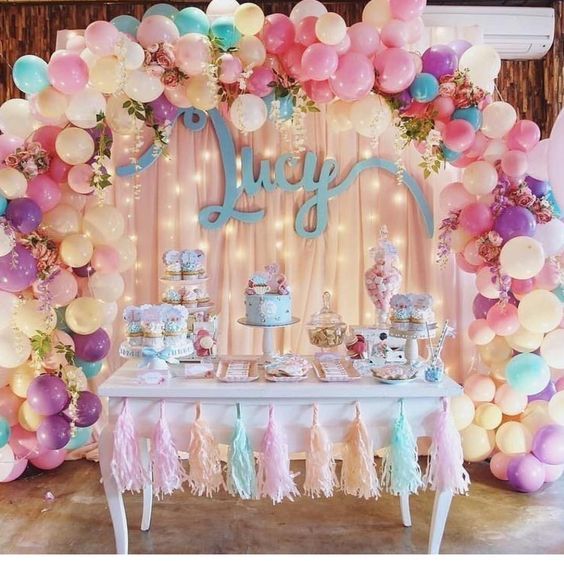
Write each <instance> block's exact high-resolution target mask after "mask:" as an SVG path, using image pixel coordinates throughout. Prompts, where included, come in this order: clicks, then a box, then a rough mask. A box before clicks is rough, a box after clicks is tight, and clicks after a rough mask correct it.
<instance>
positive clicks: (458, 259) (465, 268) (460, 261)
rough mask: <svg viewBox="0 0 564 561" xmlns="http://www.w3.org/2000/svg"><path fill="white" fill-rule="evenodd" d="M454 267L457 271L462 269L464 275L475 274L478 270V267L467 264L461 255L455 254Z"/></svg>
mask: <svg viewBox="0 0 564 561" xmlns="http://www.w3.org/2000/svg"><path fill="white" fill-rule="evenodd" d="M456 265H457V266H458V268H459V269H462V270H463V271H464V272H466V273H475V272H476V271H477V270H478V265H472V264H471V263H468V261H466V259H465V258H464V255H462V253H457V254H456Z"/></svg>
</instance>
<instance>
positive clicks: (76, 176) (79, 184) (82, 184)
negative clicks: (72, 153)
mask: <svg viewBox="0 0 564 561" xmlns="http://www.w3.org/2000/svg"><path fill="white" fill-rule="evenodd" d="M93 173H94V172H93V171H92V168H91V167H90V166H89V165H88V164H78V165H76V166H72V168H71V169H70V170H69V175H68V178H67V181H68V184H69V186H70V188H71V189H72V190H73V191H75V192H76V193H80V194H82V195H88V194H90V193H92V191H94V187H92V185H90V180H91V179H92V175H93Z"/></svg>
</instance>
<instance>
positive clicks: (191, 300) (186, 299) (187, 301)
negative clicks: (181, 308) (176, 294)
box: [182, 290, 198, 308]
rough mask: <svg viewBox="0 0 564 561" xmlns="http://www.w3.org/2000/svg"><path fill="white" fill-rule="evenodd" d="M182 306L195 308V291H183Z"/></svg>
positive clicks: (196, 297)
mask: <svg viewBox="0 0 564 561" xmlns="http://www.w3.org/2000/svg"><path fill="white" fill-rule="evenodd" d="M182 304H184V305H185V306H188V307H189V308H195V307H196V306H197V305H198V295H197V294H196V291H195V290H185V291H184V294H183V295H182Z"/></svg>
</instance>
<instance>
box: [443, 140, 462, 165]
mask: <svg viewBox="0 0 564 561" xmlns="http://www.w3.org/2000/svg"><path fill="white" fill-rule="evenodd" d="M441 150H442V152H443V156H444V157H445V160H446V161H447V162H455V161H456V160H458V158H460V152H456V151H455V150H451V149H450V148H447V147H446V146H445V145H444V144H443V143H442V142H441Z"/></svg>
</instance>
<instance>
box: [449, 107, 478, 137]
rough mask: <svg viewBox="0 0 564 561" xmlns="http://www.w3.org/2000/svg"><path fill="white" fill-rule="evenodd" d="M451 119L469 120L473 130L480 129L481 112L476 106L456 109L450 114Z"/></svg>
mask: <svg viewBox="0 0 564 561" xmlns="http://www.w3.org/2000/svg"><path fill="white" fill-rule="evenodd" d="M452 119H453V120H454V119H461V120H462V121H467V122H469V123H470V124H471V125H472V128H473V129H474V130H475V131H477V130H480V128H481V126H482V112H481V111H480V110H479V109H478V108H477V107H465V108H464V109H457V110H456V111H455V112H454V113H453V114H452Z"/></svg>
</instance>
